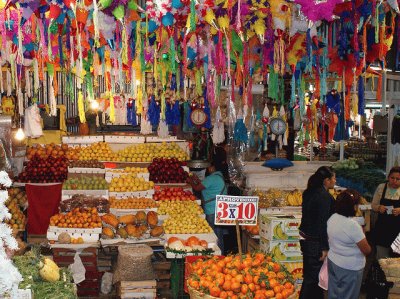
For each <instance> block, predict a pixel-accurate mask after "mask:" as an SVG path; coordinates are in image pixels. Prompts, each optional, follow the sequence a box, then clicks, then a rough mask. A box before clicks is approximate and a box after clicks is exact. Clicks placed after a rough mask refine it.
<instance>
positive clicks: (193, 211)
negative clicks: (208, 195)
mask: <svg viewBox="0 0 400 299" xmlns="http://www.w3.org/2000/svg"><path fill="white" fill-rule="evenodd" d="M158 214H160V215H170V216H177V217H179V216H181V215H183V214H186V215H201V214H204V212H203V209H202V208H201V207H200V206H199V205H198V204H197V203H196V202H193V201H162V202H160V204H159V207H158Z"/></svg>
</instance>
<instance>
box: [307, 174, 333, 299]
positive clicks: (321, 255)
mask: <svg viewBox="0 0 400 299" xmlns="http://www.w3.org/2000/svg"><path fill="white" fill-rule="evenodd" d="M335 183H336V175H335V173H334V172H333V170H332V169H331V168H329V167H327V166H322V167H320V168H318V170H317V171H316V172H315V173H314V174H313V175H312V176H311V177H310V178H309V179H308V184H307V189H306V190H305V191H304V192H303V204H302V218H301V224H300V236H301V238H302V239H301V240H300V245H301V251H302V253H303V284H302V286H301V291H300V299H309V298H313V299H319V298H323V297H324V295H323V290H322V289H321V288H320V287H319V286H318V281H319V280H318V274H319V271H320V269H321V266H322V263H323V260H324V259H325V257H326V256H327V254H328V249H329V245H328V235H327V231H326V225H327V221H328V219H329V217H330V216H331V215H332V214H333V204H334V199H333V197H332V195H330V194H329V192H328V189H331V188H333V187H334V186H335Z"/></svg>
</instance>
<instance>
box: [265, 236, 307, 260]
mask: <svg viewBox="0 0 400 299" xmlns="http://www.w3.org/2000/svg"><path fill="white" fill-rule="evenodd" d="M260 250H261V251H262V252H265V253H268V254H271V256H272V258H274V259H275V260H277V261H279V262H282V261H286V262H298V261H302V260H303V255H302V253H301V248H300V242H299V241H298V240H292V241H281V240H277V241H275V240H273V241H269V240H266V239H264V238H261V239H260Z"/></svg>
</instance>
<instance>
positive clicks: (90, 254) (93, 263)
mask: <svg viewBox="0 0 400 299" xmlns="http://www.w3.org/2000/svg"><path fill="white" fill-rule="evenodd" d="M75 253H76V251H75V250H73V249H67V248H54V249H53V260H54V262H55V263H56V264H57V265H58V266H59V267H68V266H69V265H71V264H73V263H74V257H75ZM79 257H80V258H81V260H82V263H83V265H84V266H85V269H86V271H87V272H97V248H95V247H89V248H86V249H83V250H82V252H81V253H80V254H79Z"/></svg>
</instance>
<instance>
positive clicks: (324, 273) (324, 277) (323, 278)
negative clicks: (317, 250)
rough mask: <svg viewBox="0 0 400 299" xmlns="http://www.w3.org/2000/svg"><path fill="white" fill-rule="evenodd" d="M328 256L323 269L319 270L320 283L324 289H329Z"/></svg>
mask: <svg viewBox="0 0 400 299" xmlns="http://www.w3.org/2000/svg"><path fill="white" fill-rule="evenodd" d="M328 277H329V275H328V258H325V259H324V263H323V264H322V267H321V270H319V283H318V285H319V286H320V287H321V288H322V289H324V290H328Z"/></svg>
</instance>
